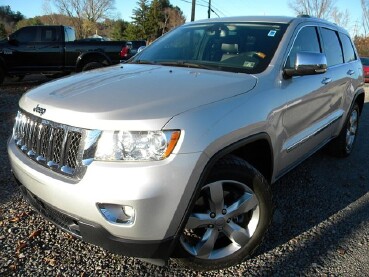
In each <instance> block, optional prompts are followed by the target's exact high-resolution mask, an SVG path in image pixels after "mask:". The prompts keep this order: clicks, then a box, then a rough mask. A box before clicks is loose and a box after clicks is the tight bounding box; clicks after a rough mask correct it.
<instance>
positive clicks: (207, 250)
mask: <svg viewBox="0 0 369 277" xmlns="http://www.w3.org/2000/svg"><path fill="white" fill-rule="evenodd" d="M218 235H219V231H218V230H217V229H211V228H209V229H207V230H206V232H205V234H204V236H203V237H202V239H201V241H200V242H199V243H198V244H197V246H196V253H197V256H199V257H201V258H208V257H209V256H210V254H211V252H212V251H213V249H214V245H215V242H216V240H217V238H218Z"/></svg>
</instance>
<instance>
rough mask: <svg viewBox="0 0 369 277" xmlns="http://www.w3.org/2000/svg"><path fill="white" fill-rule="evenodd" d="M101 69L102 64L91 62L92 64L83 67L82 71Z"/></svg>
mask: <svg viewBox="0 0 369 277" xmlns="http://www.w3.org/2000/svg"><path fill="white" fill-rule="evenodd" d="M100 67H103V64H102V63H99V62H90V63H87V64H85V65H84V66H83V68H82V71H88V70H92V69H96V68H100Z"/></svg>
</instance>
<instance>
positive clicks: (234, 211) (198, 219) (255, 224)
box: [176, 156, 273, 271]
mask: <svg viewBox="0 0 369 277" xmlns="http://www.w3.org/2000/svg"><path fill="white" fill-rule="evenodd" d="M272 206H273V205H272V196H271V192H270V190H269V185H268V182H267V181H266V180H265V178H264V177H263V176H262V175H261V174H260V173H259V172H258V171H257V170H256V169H255V168H254V167H252V166H251V165H250V164H248V163H247V162H246V161H244V160H242V159H240V158H238V157H235V156H227V157H226V158H223V159H222V160H220V161H219V162H218V163H217V164H216V165H215V166H214V168H213V169H212V171H211V173H210V175H209V177H208V178H207V180H206V182H205V183H204V185H203V186H202V188H201V191H200V193H199V195H198V197H197V198H196V202H195V205H194V207H193V209H192V211H191V213H190V217H189V219H188V221H187V223H186V226H185V229H184V230H183V232H182V234H181V237H180V242H179V246H178V247H180V251H179V252H180V253H181V254H182V255H184V256H182V257H181V258H179V259H176V260H177V262H178V263H179V264H182V265H183V266H185V267H187V268H190V269H193V270H200V271H203V270H215V269H221V268H225V267H229V266H233V265H236V264H238V263H241V262H242V261H243V260H245V259H246V258H248V257H250V256H251V255H252V253H253V252H254V251H255V250H256V248H257V247H258V246H259V245H260V244H261V242H262V240H263V238H264V236H265V233H266V231H267V229H268V227H269V225H270V222H271V219H272V214H273V209H272Z"/></svg>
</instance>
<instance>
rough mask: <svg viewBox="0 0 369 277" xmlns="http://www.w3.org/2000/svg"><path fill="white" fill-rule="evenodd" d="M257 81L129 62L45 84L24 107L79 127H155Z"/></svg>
mask: <svg viewBox="0 0 369 277" xmlns="http://www.w3.org/2000/svg"><path fill="white" fill-rule="evenodd" d="M256 82H257V79H256V77H254V76H251V75H247V74H237V73H229V72H220V71H209V70H203V69H192V68H180V67H168V66H157V65H134V64H124V65H118V66H114V67H110V68H103V69H100V70H94V71H89V72H85V73H82V74H76V75H74V76H72V77H68V78H63V79H60V80H57V81H54V82H50V83H47V84H45V85H42V86H40V87H38V88H35V89H33V90H31V91H29V92H28V93H26V94H25V95H24V96H23V97H22V98H21V100H20V107H21V108H22V109H24V110H25V111H27V112H30V113H32V114H34V115H36V116H41V117H42V118H45V119H48V120H52V121H55V122H59V123H63V124H66V125H71V126H76V127H83V128H88V129H102V130H107V129H117V127H119V128H120V129H122V128H126V129H130V130H139V129H142V128H145V129H146V130H152V129H161V128H162V127H163V126H164V124H165V123H166V122H168V120H170V119H171V118H172V117H173V116H175V115H177V114H180V113H183V112H185V111H188V110H190V109H193V108H196V107H199V106H202V105H206V104H209V103H212V102H216V101H220V100H222V99H225V98H229V97H233V96H235V95H238V94H242V93H245V92H247V91H249V90H251V89H252V88H253V87H254V86H255V85H256ZM36 107H38V108H36ZM43 109H45V110H43ZM40 111H42V112H40Z"/></svg>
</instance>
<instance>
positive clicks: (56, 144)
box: [13, 111, 88, 178]
mask: <svg viewBox="0 0 369 277" xmlns="http://www.w3.org/2000/svg"><path fill="white" fill-rule="evenodd" d="M86 132H88V130H84V129H79V128H75V127H71V126H67V125H63V124H58V123H55V122H51V121H47V120H44V119H41V118H39V117H35V116H33V115H29V114H27V113H25V112H21V111H19V112H18V115H17V118H16V122H15V125H14V128H13V139H14V141H15V143H16V145H17V147H18V148H19V149H20V150H21V151H22V152H23V153H24V154H25V155H27V156H28V157H29V158H30V159H32V160H34V161H36V162H37V163H39V164H40V165H42V166H44V167H47V168H49V169H51V170H53V171H55V172H57V173H60V174H63V175H67V176H69V177H73V178H79V177H80V175H81V172H82V171H83V168H84V167H85V165H84V164H83V162H82V157H83V156H84V155H83V151H84V143H83V141H84V137H85V136H86V134H85V133H86Z"/></svg>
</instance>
